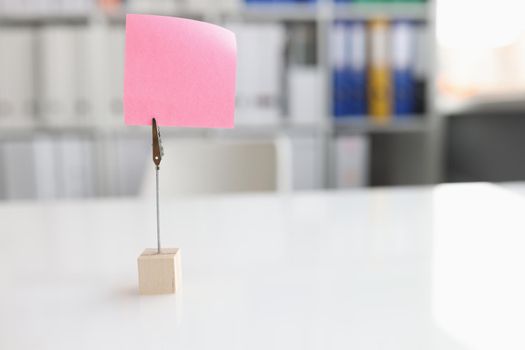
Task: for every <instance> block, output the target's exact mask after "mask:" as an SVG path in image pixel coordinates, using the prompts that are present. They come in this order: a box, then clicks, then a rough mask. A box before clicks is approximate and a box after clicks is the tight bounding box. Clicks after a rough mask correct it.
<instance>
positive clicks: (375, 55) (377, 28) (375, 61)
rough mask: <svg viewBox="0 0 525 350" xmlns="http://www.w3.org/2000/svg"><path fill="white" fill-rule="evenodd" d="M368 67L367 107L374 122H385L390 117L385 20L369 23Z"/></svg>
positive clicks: (386, 25) (390, 89) (388, 66)
mask: <svg viewBox="0 0 525 350" xmlns="http://www.w3.org/2000/svg"><path fill="white" fill-rule="evenodd" d="M368 26H369V38H370V39H369V40H370V41H369V44H370V66H369V69H368V105H369V111H370V115H371V116H372V119H373V120H374V121H376V122H387V121H389V120H390V118H391V115H392V77H391V72H390V64H389V59H388V58H389V54H388V51H389V50H388V30H389V24H388V21H387V20H385V19H374V20H372V21H370V22H369V24H368Z"/></svg>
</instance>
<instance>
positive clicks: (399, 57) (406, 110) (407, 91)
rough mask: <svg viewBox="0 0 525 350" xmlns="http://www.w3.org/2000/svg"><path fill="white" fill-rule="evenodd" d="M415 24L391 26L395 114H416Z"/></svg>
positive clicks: (405, 23) (400, 23)
mask: <svg viewBox="0 0 525 350" xmlns="http://www.w3.org/2000/svg"><path fill="white" fill-rule="evenodd" d="M414 34H415V33H414V24H412V23H410V22H408V21H397V22H394V23H392V26H391V46H392V80H393V87H394V94H393V95H394V96H393V97H394V98H393V104H394V114H395V115H396V116H407V115H414V113H415V85H414V66H415V45H414V44H415V40H414V39H415V36H414Z"/></svg>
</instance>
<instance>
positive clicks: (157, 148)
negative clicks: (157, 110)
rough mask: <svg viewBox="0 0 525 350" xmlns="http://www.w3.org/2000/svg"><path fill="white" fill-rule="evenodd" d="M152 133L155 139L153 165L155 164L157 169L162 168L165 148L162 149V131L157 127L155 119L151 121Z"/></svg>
mask: <svg viewBox="0 0 525 350" xmlns="http://www.w3.org/2000/svg"><path fill="white" fill-rule="evenodd" d="M151 133H152V138H153V144H152V146H153V163H155V166H156V168H157V169H158V168H159V166H160V162H161V160H162V157H163V156H164V148H163V147H162V139H161V137H160V129H159V127H158V126H157V121H156V120H155V118H153V119H152V121H151Z"/></svg>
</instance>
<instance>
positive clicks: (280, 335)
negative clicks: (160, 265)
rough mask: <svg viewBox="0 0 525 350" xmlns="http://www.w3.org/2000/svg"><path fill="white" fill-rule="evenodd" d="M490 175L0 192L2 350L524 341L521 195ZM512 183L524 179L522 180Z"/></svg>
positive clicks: (368, 348)
mask: <svg viewBox="0 0 525 350" xmlns="http://www.w3.org/2000/svg"><path fill="white" fill-rule="evenodd" d="M517 188H518V189H519V188H520V186H514V187H512V188H511V189H510V190H509V189H506V188H503V187H498V186H494V185H489V184H465V185H443V186H438V187H422V188H397V189H375V190H355V191H346V192H317V193H304V194H293V195H240V196H230V197H208V198H194V199H178V200H164V201H162V203H161V206H162V214H161V223H162V238H163V243H164V245H165V246H169V247H180V248H181V251H182V268H183V289H182V291H181V292H180V293H177V294H176V295H164V296H140V295H138V291H137V261H136V259H137V257H138V255H139V254H140V253H141V251H142V250H143V249H144V248H146V247H153V246H155V244H156V242H155V210H154V206H153V201H144V200H138V199H125V200H93V201H82V202H81V201H79V202H70V201H67V202H54V203H51V202H48V203H32V202H15V203H4V204H1V205H0V349H6V350H7V349H53V350H61V349H184V350H190V349H198V350H202V349H219V350H222V349H224V350H233V349H242V350H246V349H264V350H269V349H287V350H295V349H359V350H377V349H392V350H394V349H399V350H401V349H402V350H424V349H439V350H445V349H446V350H456V349H457V350H463V349H464V350H467V349H469V350H485V349H486V350H488V349H506V350H509V349H524V348H525V332H524V329H525V254H524V251H525V220H524V219H523V218H524V213H525V196H523V195H521V194H520V193H519V192H520V191H516V189H517ZM522 193H525V191H522Z"/></svg>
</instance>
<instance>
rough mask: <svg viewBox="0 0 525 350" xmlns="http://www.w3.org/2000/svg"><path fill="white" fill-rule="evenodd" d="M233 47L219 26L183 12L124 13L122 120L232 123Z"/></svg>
mask: <svg viewBox="0 0 525 350" xmlns="http://www.w3.org/2000/svg"><path fill="white" fill-rule="evenodd" d="M236 67H237V47H236V42H235V35H234V34H233V33H232V32H231V31H229V30H227V29H225V28H222V27H219V26H216V25H213V24H209V23H205V22H199V21H194V20H189V19H184V18H176V17H165V16H151V15H135V14H129V15H127V16H126V59H125V66H124V70H125V71H124V119H125V122H126V124H127V125H151V119H152V118H156V120H157V123H158V125H160V126H180V127H197V128H232V127H233V124H234V122H233V119H234V118H233V116H234V112H235V81H236Z"/></svg>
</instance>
